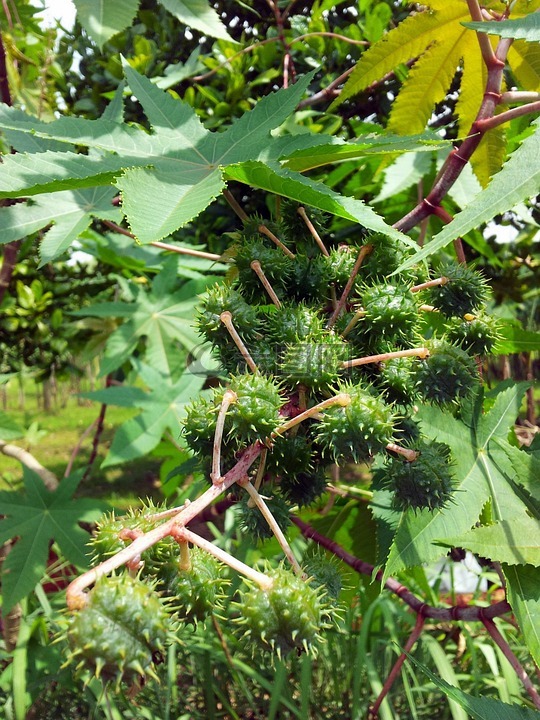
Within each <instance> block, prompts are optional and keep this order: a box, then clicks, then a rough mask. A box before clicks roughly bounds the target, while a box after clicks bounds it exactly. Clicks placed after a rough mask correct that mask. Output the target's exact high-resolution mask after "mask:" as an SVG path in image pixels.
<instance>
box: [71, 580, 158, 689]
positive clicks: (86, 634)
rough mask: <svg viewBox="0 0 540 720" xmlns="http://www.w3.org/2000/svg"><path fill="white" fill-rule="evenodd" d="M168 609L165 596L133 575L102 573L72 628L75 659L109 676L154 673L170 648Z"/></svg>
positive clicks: (121, 677) (124, 677) (123, 677)
mask: <svg viewBox="0 0 540 720" xmlns="http://www.w3.org/2000/svg"><path fill="white" fill-rule="evenodd" d="M167 622H168V614H167V611H166V610H165V607H164V605H163V603H162V601H161V600H160V598H159V595H158V594H157V593H156V592H155V591H154V590H153V589H152V588H151V587H149V586H148V584H147V583H145V582H143V581H142V580H140V579H138V578H133V577H131V576H130V575H128V574H122V575H113V576H111V577H102V578H100V579H99V580H98V581H97V582H96V585H95V587H94V588H93V590H91V592H90V593H89V597H88V603H87V605H86V606H85V607H84V608H82V609H81V610H79V611H77V612H76V613H75V614H74V615H73V617H72V618H71V621H70V624H69V628H68V631H67V636H68V640H69V643H70V646H71V648H72V657H71V659H72V660H82V662H83V666H84V667H87V668H90V669H91V670H93V671H94V673H95V674H96V676H100V675H101V676H102V677H103V678H104V679H105V680H108V679H114V678H116V681H117V683H119V682H120V681H122V680H123V681H125V682H132V681H133V680H135V679H137V678H138V677H144V676H145V675H146V674H153V663H154V661H155V659H156V657H158V656H159V655H160V654H161V653H162V652H163V651H164V649H165V644H166V639H167V629H166V628H167Z"/></svg>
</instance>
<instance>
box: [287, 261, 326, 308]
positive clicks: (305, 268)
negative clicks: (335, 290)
mask: <svg viewBox="0 0 540 720" xmlns="http://www.w3.org/2000/svg"><path fill="white" fill-rule="evenodd" d="M287 290H288V292H289V295H290V296H292V297H293V298H295V299H296V300H303V301H309V302H312V301H315V300H318V301H320V299H321V297H324V296H325V295H326V293H327V292H328V270H327V268H326V263H325V257H324V255H321V254H320V252H319V254H318V255H316V256H315V257H313V258H310V257H307V256H306V255H301V254H298V255H297V256H296V257H295V259H294V263H293V266H292V274H291V277H290V280H289V283H288V285H287Z"/></svg>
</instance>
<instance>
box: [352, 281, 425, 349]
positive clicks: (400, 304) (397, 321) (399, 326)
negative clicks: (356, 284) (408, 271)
mask: <svg viewBox="0 0 540 720" xmlns="http://www.w3.org/2000/svg"><path fill="white" fill-rule="evenodd" d="M361 294H362V307H363V310H364V312H365V316H364V318H363V319H362V320H361V321H360V322H361V323H362V324H363V325H364V326H365V328H366V329H367V332H369V333H370V334H373V335H375V336H376V337H379V338H385V339H387V340H390V341H392V342H394V343H396V344H397V345H398V346H400V347H410V346H411V344H412V343H413V341H414V330H415V328H416V325H417V323H418V306H417V304H416V300H415V298H414V295H413V294H412V293H411V292H410V291H409V289H408V288H407V287H405V286H402V285H386V284H378V285H372V286H370V287H365V288H364V289H363V291H362V293H361Z"/></svg>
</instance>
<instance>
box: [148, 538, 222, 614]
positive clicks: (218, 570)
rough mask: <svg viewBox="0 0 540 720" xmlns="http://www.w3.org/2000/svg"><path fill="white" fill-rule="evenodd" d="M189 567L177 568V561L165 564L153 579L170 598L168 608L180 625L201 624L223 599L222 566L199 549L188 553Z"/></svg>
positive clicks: (196, 548)
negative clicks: (184, 623)
mask: <svg viewBox="0 0 540 720" xmlns="http://www.w3.org/2000/svg"><path fill="white" fill-rule="evenodd" d="M189 561H190V567H189V568H188V569H181V568H180V566H179V558H178V557H177V558H176V560H175V562H169V563H167V564H165V565H164V566H163V567H162V569H161V572H160V574H159V575H158V576H157V579H158V581H159V583H160V586H161V587H163V592H164V595H165V596H166V597H168V598H169V599H170V608H171V611H172V612H174V614H175V616H176V617H178V618H179V619H180V620H182V621H183V622H191V623H197V622H202V621H203V620H204V619H205V618H206V617H208V616H209V615H211V614H212V613H213V612H215V611H216V610H218V609H219V608H220V607H221V605H222V601H223V599H224V598H225V586H226V585H227V584H228V581H227V579H226V577H225V567H224V565H223V564H222V563H220V562H219V560H217V559H216V558H215V557H214V556H213V555H210V554H209V553H207V552H205V551H204V550H202V549H201V548H198V547H193V548H191V549H190V551H189Z"/></svg>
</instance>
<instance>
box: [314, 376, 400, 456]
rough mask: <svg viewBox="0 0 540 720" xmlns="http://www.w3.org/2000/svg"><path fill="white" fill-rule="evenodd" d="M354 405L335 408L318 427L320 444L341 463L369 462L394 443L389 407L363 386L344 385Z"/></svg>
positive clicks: (341, 390)
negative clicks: (391, 442) (373, 456)
mask: <svg viewBox="0 0 540 720" xmlns="http://www.w3.org/2000/svg"><path fill="white" fill-rule="evenodd" d="M340 392H344V393H348V394H349V395H350V397H351V402H350V404H349V405H346V406H345V407H342V406H337V405H334V406H333V407H329V408H328V409H327V410H325V411H324V412H323V413H322V418H321V420H320V421H319V422H318V423H317V430H316V432H317V436H316V437H317V441H318V442H319V443H320V445H321V446H322V448H323V451H324V452H325V455H326V456H327V457H330V458H332V459H333V460H334V461H335V462H337V463H342V462H351V461H354V462H365V461H367V460H369V459H370V457H371V456H372V455H374V454H375V453H377V452H379V451H380V450H382V449H383V448H384V447H385V446H386V445H387V444H388V443H389V442H390V441H391V439H392V434H393V423H394V416H393V413H392V409H391V407H390V406H389V405H387V404H386V403H385V402H383V400H382V399H380V398H378V397H374V396H373V395H371V394H370V393H369V392H368V391H367V390H365V389H364V388H362V387H360V386H349V385H344V386H343V387H342V388H341V389H340Z"/></svg>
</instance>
